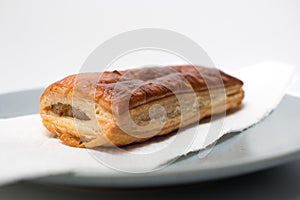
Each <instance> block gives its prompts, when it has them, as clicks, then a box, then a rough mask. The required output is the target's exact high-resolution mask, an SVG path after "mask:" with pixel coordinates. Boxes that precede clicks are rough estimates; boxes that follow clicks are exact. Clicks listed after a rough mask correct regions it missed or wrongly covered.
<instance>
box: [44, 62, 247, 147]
mask: <svg viewBox="0 0 300 200" xmlns="http://www.w3.org/2000/svg"><path fill="white" fill-rule="evenodd" d="M242 86H243V82H242V81H241V80H239V79H237V78H235V77H232V76H230V75H228V74H225V73H224V72H222V71H220V70H217V69H213V68H205V67H200V66H197V67H194V66H190V65H186V66H168V67H150V68H141V69H131V70H124V71H112V72H103V73H97V72H95V73H84V74H77V75H71V76H68V77H66V78H64V79H62V80H60V81H58V82H56V83H53V84H52V85H50V86H49V87H48V88H47V89H46V90H45V92H44V93H43V94H42V96H41V99H40V114H41V117H42V118H43V124H44V125H45V127H46V128H47V129H48V130H49V131H51V132H53V133H56V134H57V135H58V137H59V138H60V139H61V140H62V141H63V142H64V143H65V144H67V145H70V146H75V147H96V146H114V145H116V146H123V145H127V144H131V143H136V142H142V141H145V140H148V139H150V138H152V137H154V136H158V135H164V134H168V133H170V132H172V131H174V130H177V129H179V128H181V127H185V126H187V125H190V124H192V123H197V122H199V120H201V119H203V118H205V117H208V116H211V115H212V114H217V113H222V112H224V111H226V110H230V109H236V108H239V107H240V106H241V103H242V99H243V97H244V91H243V90H242ZM157 105H160V106H159V107H155V106H157ZM162 108H163V110H161V109H162Z"/></svg>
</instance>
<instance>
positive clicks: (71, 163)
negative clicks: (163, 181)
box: [0, 62, 294, 185]
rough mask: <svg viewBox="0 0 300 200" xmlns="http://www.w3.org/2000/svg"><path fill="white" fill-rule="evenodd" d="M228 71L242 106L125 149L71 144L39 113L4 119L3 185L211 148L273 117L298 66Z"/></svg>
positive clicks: (153, 164) (143, 168)
mask: <svg viewBox="0 0 300 200" xmlns="http://www.w3.org/2000/svg"><path fill="white" fill-rule="evenodd" d="M226 72H227V73H229V74H231V75H234V76H236V77H238V78H239V79H241V80H243V82H244V87H243V88H244V90H245V99H244V101H243V106H242V109H240V110H239V111H236V112H233V113H230V114H228V115H227V116H226V117H225V118H222V117H219V118H216V119H214V120H213V121H212V122H206V123H201V124H200V125H197V126H194V127H189V128H186V129H184V130H180V131H179V132H178V133H177V134H170V135H167V136H163V137H157V138H154V139H152V140H150V141H148V142H145V143H141V144H136V145H131V146H128V147H126V148H120V149H112V148H95V149H79V148H73V147H69V146H66V145H64V144H62V143H61V141H60V140H58V139H57V138H55V136H54V135H53V134H51V133H49V132H48V131H47V130H46V129H45V128H44V127H43V125H42V123H41V118H40V116H39V115H28V116H21V117H16V118H10V119H0V134H1V140H0V162H1V165H0V185H1V184H6V183H10V182H14V181H18V180H21V179H32V178H37V177H42V176H49V175H57V174H62V173H73V174H75V175H78V176H93V177H95V176H119V175H120V171H125V172H132V173H141V172H149V171H153V170H156V169H159V168H161V167H163V166H165V165H166V164H168V163H171V162H172V161H174V160H176V158H178V157H181V156H184V155H186V154H188V153H190V152H195V151H199V150H201V149H204V148H206V147H207V146H210V147H211V148H212V147H213V145H214V143H215V142H216V141H217V140H218V139H219V138H221V137H222V136H224V135H225V134H227V133H230V132H239V131H243V130H244V129H246V128H249V127H251V126H253V125H255V124H256V123H258V122H259V121H261V120H262V119H263V118H265V117H266V116H268V115H269V114H270V112H271V111H272V110H273V109H274V108H276V106H277V105H278V104H279V103H280V101H281V99H282V97H283V96H284V94H285V92H286V89H287V87H288V85H289V82H290V80H291V79H292V76H293V72H294V67H292V66H290V65H286V64H283V63H277V62H264V63H260V64H257V65H253V66H248V67H244V68H240V69H238V70H235V71H228V70H226Z"/></svg>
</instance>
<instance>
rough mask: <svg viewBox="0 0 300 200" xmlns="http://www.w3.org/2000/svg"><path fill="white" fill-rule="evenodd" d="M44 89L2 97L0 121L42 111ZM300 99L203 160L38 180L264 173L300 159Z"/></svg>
mask: <svg viewBox="0 0 300 200" xmlns="http://www.w3.org/2000/svg"><path fill="white" fill-rule="evenodd" d="M41 93H42V89H36V90H29V91H21V92H16V93H10V94H2V95H0V118H7V117H14V116H18V115H25V114H33V113H38V110H39V96H40V94H41ZM299 111H300V98H297V97H292V96H285V97H284V99H283V101H282V102H281V103H280V105H279V106H278V108H277V109H276V110H275V111H274V112H273V113H272V114H271V115H270V116H269V117H268V118H266V119H265V120H263V121H262V122H261V123H259V124H258V125H256V126H254V127H252V128H250V129H248V130H246V131H244V132H243V133H239V134H232V135H230V136H226V137H225V138H222V139H221V140H220V141H219V143H218V144H217V145H216V146H215V147H214V149H213V151H212V152H211V153H210V154H209V155H208V156H206V157H205V158H203V159H200V158H199V156H198V154H191V155H189V156H187V157H185V158H182V159H180V160H178V161H177V162H175V163H173V164H172V165H171V166H169V167H167V168H164V169H163V170H160V171H157V172H154V173H148V174H141V175H134V174H126V173H117V172H116V173H113V174H105V175H101V176H96V177H81V176H75V175H72V174H63V175H59V176H50V177H43V178H39V179H36V180H34V181H38V182H43V183H45V182H46V183H55V184H63V185H73V186H75V185H76V186H96V187H148V186H162V185H176V184H184V183H193V182H200V181H207V180H213V179H219V178H225V177H231V176H237V175H241V174H245V173H250V172H254V171H258V170H261V169H266V168H269V167H273V166H276V165H279V164H283V163H286V162H288V161H292V160H296V159H298V158H300V131H299V130H300V112H299Z"/></svg>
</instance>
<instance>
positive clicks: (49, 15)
mask: <svg viewBox="0 0 300 200" xmlns="http://www.w3.org/2000/svg"><path fill="white" fill-rule="evenodd" d="M299 10H300V1H297V0H282V1H278V0H276V1H275V0H274V1H267V0H256V1H254V0H252V1H238V0H237V1H234V0H226V1H221V0H220V1H216V0H210V1H199V0H198V1H197V0H194V1H191V0H184V1H183V0H181V1H179V0H169V1H168V0H165V1H163V0H148V1H146V0H127V1H125V0H119V1H117V0H107V1H101V0H86V1H83V0H82V1H74V0H72V1H71V0H70V1H66V0H63V1H62V0H51V1H50V0H49V1H40V0H32V1H30V0H27V1H22V0H7V1H5V0H1V1H0V67H1V74H0V93H3V92H9V91H16V90H21V89H29V88H35V87H41V86H42V87H44V86H46V85H48V84H50V83H51V82H53V81H55V80H58V79H60V78H63V77H64V76H66V75H69V74H72V73H76V72H78V70H79V69H80V66H81V65H82V64H83V62H84V61H85V59H86V58H87V56H88V55H89V54H90V53H91V52H92V51H93V50H94V49H95V48H96V47H97V46H98V45H99V44H101V43H102V42H104V41H105V40H107V39H109V38H111V37H112V36H114V35H117V34H119V33H122V32H125V31H130V30H133V29H138V28H164V29H169V30H173V31H176V32H179V33H182V34H184V35H186V36H187V37H189V38H191V39H192V40H194V41H196V42H197V43H198V44H199V45H200V46H202V47H203V48H204V49H205V51H206V52H207V53H208V55H209V56H210V57H211V58H212V59H213V61H214V62H215V64H216V66H218V67H219V68H223V67H225V68H238V67H242V66H245V65H250V64H255V63H258V62H260V61H266V60H275V61H281V62H284V63H288V64H292V65H295V66H300V56H299V52H300V14H299ZM258 73H259V72H258ZM271 73H272V72H270V74H271ZM297 73H298V75H299V74H300V67H298V69H297ZM292 90H293V91H300V81H299V80H298V81H297V82H296V83H295V84H294V86H293V88H292Z"/></svg>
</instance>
